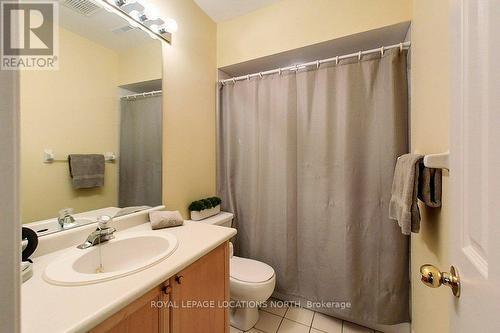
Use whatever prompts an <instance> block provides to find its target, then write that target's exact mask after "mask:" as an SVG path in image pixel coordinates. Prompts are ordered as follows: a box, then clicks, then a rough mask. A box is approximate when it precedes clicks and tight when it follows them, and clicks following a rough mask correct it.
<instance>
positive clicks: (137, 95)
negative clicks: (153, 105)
mask: <svg viewBox="0 0 500 333" xmlns="http://www.w3.org/2000/svg"><path fill="white" fill-rule="evenodd" d="M161 93H162V90H153V91H148V92H143V93H138V94H132V95H125V96H122V97H121V99H136V98H137V97H148V96H155V95H161Z"/></svg>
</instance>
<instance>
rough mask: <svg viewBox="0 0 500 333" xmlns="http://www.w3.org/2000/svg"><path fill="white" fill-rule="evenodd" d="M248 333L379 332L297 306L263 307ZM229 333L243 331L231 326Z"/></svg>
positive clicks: (241, 332)
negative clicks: (257, 319)
mask: <svg viewBox="0 0 500 333" xmlns="http://www.w3.org/2000/svg"><path fill="white" fill-rule="evenodd" d="M246 332H249V333H380V332H375V331H374V330H372V329H370V328H366V327H363V326H359V325H356V324H353V323H350V322H348V321H343V320H340V319H337V318H334V317H330V316H326V315H324V314H321V313H318V312H314V311H311V310H308V309H303V308H299V307H286V306H283V307H265V308H262V309H261V310H259V321H258V322H257V324H255V327H254V328H252V329H251V330H249V331H246ZM230 333H243V331H240V330H238V329H236V328H234V327H231V331H230Z"/></svg>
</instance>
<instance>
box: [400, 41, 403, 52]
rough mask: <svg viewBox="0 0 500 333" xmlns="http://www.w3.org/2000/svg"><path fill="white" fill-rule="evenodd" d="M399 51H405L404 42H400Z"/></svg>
mask: <svg viewBox="0 0 500 333" xmlns="http://www.w3.org/2000/svg"><path fill="white" fill-rule="evenodd" d="M399 52H400V53H403V43H399Z"/></svg>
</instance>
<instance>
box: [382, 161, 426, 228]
mask: <svg viewBox="0 0 500 333" xmlns="http://www.w3.org/2000/svg"><path fill="white" fill-rule="evenodd" d="M423 158H424V157H423V156H422V155H418V154H405V155H402V156H400V157H399V158H398V160H397V162H396V169H395V170H394V179H393V182H392V191H391V200H390V202H389V217H390V218H391V219H393V220H397V221H398V224H399V226H400V227H401V232H402V233H403V234H404V235H409V234H410V233H411V232H419V231H420V211H419V210H418V205H417V194H418V181H419V174H420V164H421V161H422V159H423Z"/></svg>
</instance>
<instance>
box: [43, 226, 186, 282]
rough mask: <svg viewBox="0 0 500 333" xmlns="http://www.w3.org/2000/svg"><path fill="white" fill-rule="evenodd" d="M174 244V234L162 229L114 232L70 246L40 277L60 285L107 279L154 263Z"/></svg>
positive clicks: (175, 239)
mask: <svg viewBox="0 0 500 333" xmlns="http://www.w3.org/2000/svg"><path fill="white" fill-rule="evenodd" d="M177 245H178V244H177V237H175V236H174V235H172V234H170V233H165V232H161V233H160V232H155V231H150V232H142V233H133V234H128V235H126V236H125V235H124V236H120V235H116V238H115V239H112V240H110V241H108V242H105V243H103V244H102V245H100V246H99V245H97V246H93V247H90V248H88V249H85V250H81V249H77V248H76V247H75V248H72V249H71V250H69V251H68V252H66V253H65V254H63V255H62V256H61V257H59V258H57V259H55V260H54V261H53V262H51V263H50V264H49V265H48V266H47V267H46V268H45V271H44V274H43V277H44V279H45V280H46V281H47V282H49V283H52V284H56V285H63V286H70V285H85V284H92V283H98V282H104V281H109V280H113V279H117V278H120V277H123V276H126V275H130V274H132V273H135V272H138V271H141V270H143V269H146V268H148V267H151V266H153V265H155V264H157V263H158V262H160V261H162V260H163V259H165V258H167V257H168V256H169V255H171V254H172V253H173V252H174V251H175V250H176V248H177ZM99 247H100V249H99ZM99 252H100V254H99ZM100 257H101V258H102V260H100V259H99V258H100ZM100 262H102V270H101V269H99V267H100Z"/></svg>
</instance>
